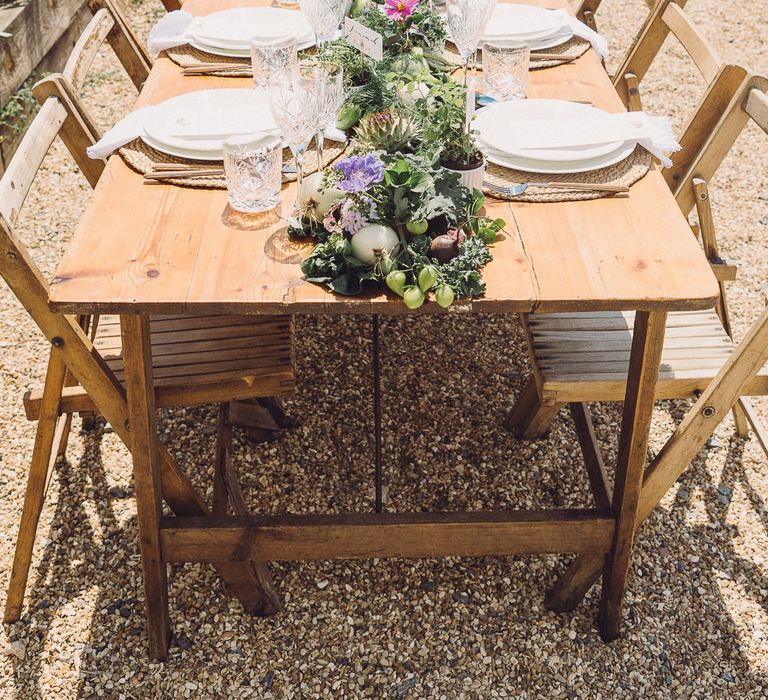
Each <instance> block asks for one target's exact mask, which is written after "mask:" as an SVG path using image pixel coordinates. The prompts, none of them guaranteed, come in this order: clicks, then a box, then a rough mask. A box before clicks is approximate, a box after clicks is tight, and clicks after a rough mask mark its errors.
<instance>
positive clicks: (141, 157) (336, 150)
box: [120, 139, 347, 189]
mask: <svg viewBox="0 0 768 700" xmlns="http://www.w3.org/2000/svg"><path fill="white" fill-rule="evenodd" d="M346 147H347V145H346V144H345V143H339V142H338V141H329V140H328V139H326V140H325V146H324V148H323V160H324V161H325V162H324V164H323V165H324V166H326V165H329V164H330V163H332V162H333V161H334V160H336V159H337V158H338V157H339V156H340V155H341V154H342V153H344V150H345V149H346ZM120 155H121V156H122V157H123V158H124V159H125V161H126V163H128V165H130V166H131V167H132V168H133V169H134V170H138V171H139V172H140V173H141V174H142V175H144V174H146V173H148V172H150V171H151V170H153V166H154V164H155V163H180V164H189V163H194V164H200V165H209V166H211V167H212V168H220V167H223V166H222V164H221V163H218V162H214V163H211V162H210V161H200V160H192V159H186V158H177V157H176V156H170V155H168V154H166V153H163V152H162V151H158V150H157V149H155V148H152V146H149V145H147V144H146V143H144V141H142V140H141V139H134V140H133V141H130V142H129V143H127V144H125V146H122V147H121V148H120ZM290 162H293V157H292V156H291V152H290V150H288V149H287V148H285V149H283V164H286V163H290ZM304 167H305V171H306V172H308V173H312V172H314V171H315V170H317V155H316V153H315V149H314V148H313V149H311V150H308V151H307V153H306V155H305V156H304ZM295 179H296V174H295V173H283V182H292V181H293V180H295ZM163 182H166V183H169V184H172V185H181V186H182V187H215V188H220V189H226V187H227V183H226V180H225V179H224V175H223V174H222V175H213V176H203V177H184V178H169V179H168V180H163Z"/></svg>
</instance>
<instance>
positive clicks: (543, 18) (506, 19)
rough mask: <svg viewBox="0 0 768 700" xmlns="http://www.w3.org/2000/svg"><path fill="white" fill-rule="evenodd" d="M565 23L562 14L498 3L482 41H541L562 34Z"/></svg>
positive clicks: (527, 6)
mask: <svg viewBox="0 0 768 700" xmlns="http://www.w3.org/2000/svg"><path fill="white" fill-rule="evenodd" d="M567 23H568V22H567V19H566V17H565V16H564V15H563V13H562V12H557V11H552V10H546V9H544V8H543V7H535V6H533V5H516V4H512V3H503V4H501V3H500V4H498V5H496V7H495V8H494V10H493V14H492V15H491V19H490V20H488V25H487V26H486V28H485V31H484V32H483V37H482V41H492V40H493V39H511V40H521V41H524V40H529V39H530V40H534V39H543V38H547V37H552V36H554V35H555V34H560V33H562V32H561V30H562V29H563V28H564V27H565V26H567ZM526 43H527V41H526Z"/></svg>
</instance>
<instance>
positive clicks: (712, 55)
mask: <svg viewBox="0 0 768 700" xmlns="http://www.w3.org/2000/svg"><path fill="white" fill-rule="evenodd" d="M686 2H687V0H659V2H658V3H657V4H656V5H655V6H654V7H653V9H652V10H651V13H650V14H649V15H648V19H647V20H646V21H645V24H644V25H643V28H642V29H641V30H640V33H639V34H638V35H637V38H636V39H635V41H634V43H633V45H632V47H631V48H630V50H629V51H628V52H627V55H626V57H625V58H624V60H623V61H622V64H621V66H620V68H619V69H618V71H617V72H616V74H615V76H614V78H613V84H614V87H615V88H616V90H617V92H618V93H619V96H620V97H621V99H622V100H623V102H624V104H625V105H626V106H627V108H628V109H631V110H639V109H642V103H641V100H640V83H641V81H642V80H643V78H644V77H645V75H646V73H647V72H648V69H649V68H650V67H651V65H652V63H653V61H654V59H655V58H656V57H657V56H658V54H659V51H660V50H661V47H662V44H663V43H664V41H665V40H666V39H667V37H668V36H670V35H672V36H673V37H675V39H676V40H677V41H678V42H679V44H680V45H681V46H682V47H683V49H684V50H685V52H686V53H687V54H688V56H689V57H690V58H691V59H692V61H693V63H694V65H695V66H696V69H697V70H698V72H699V73H700V74H701V76H702V77H703V78H704V80H705V81H706V83H707V88H706V89H705V91H704V95H703V97H702V98H701V100H700V102H699V104H698V105H697V107H696V109H695V110H694V112H693V114H691V115H690V117H689V119H688V123H687V125H686V126H685V128H684V130H683V134H682V136H681V137H680V139H679V141H680V145H681V146H682V149H681V150H680V151H678V152H677V153H675V154H673V155H672V166H671V167H669V168H666V169H665V170H664V178H665V180H666V181H667V184H668V185H669V186H670V188H671V189H674V188H675V186H676V184H677V183H678V182H679V181H680V179H681V177H682V175H683V174H684V173H685V172H686V170H687V169H688V167H689V166H690V164H691V163H692V162H693V161H694V160H695V158H696V156H697V155H698V153H699V151H700V150H701V148H702V146H703V145H704V143H705V141H706V139H707V137H708V136H709V134H710V133H711V132H712V130H713V129H714V127H715V125H716V124H717V122H718V120H719V119H720V117H721V116H722V114H723V111H724V110H725V109H726V108H727V107H728V105H729V103H730V101H731V99H732V98H733V96H734V95H735V94H736V93H737V92H738V91H739V90H740V89H741V87H742V85H743V83H744V81H745V79H746V78H747V76H748V72H747V71H746V69H744V68H743V67H741V66H738V65H735V64H730V63H723V61H722V60H721V59H720V56H719V55H718V54H717V52H716V51H715V50H714V48H712V46H711V45H710V43H709V41H708V40H707V39H706V37H705V36H704V35H703V34H702V33H701V32H700V31H699V29H698V28H697V27H696V25H695V24H694V23H693V22H692V21H691V19H690V18H689V17H688V16H687V15H686V14H685V12H684V11H683V8H684V7H685V4H686Z"/></svg>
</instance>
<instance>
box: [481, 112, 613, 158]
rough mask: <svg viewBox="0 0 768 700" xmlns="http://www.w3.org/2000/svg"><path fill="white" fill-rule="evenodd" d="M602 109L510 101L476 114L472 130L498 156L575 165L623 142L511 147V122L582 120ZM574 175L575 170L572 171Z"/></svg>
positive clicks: (601, 114) (513, 123)
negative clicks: (547, 146)
mask: <svg viewBox="0 0 768 700" xmlns="http://www.w3.org/2000/svg"><path fill="white" fill-rule="evenodd" d="M604 114H605V112H603V110H600V109H597V108H596V107H592V106H591V105H584V104H580V103H578V102H568V101H566V100H535V99H534V100H513V101H511V102H496V103H494V104H491V105H489V106H488V107H484V108H483V109H480V110H478V111H477V114H476V117H475V121H474V123H473V127H474V128H475V130H476V131H477V132H478V137H479V139H480V140H481V141H482V142H483V143H484V144H486V146H489V147H490V148H491V149H492V150H493V151H495V152H496V153H498V154H502V153H503V154H505V155H506V156H513V157H515V158H524V159H526V160H534V161H545V162H546V161H549V162H554V163H567V162H571V163H574V164H576V165H578V163H579V162H580V161H585V160H591V159H594V158H598V157H600V156H603V155H606V154H608V153H613V152H614V151H616V150H617V149H618V148H619V147H620V146H621V145H622V144H623V143H624V142H623V141H613V142H609V143H601V144H593V145H588V146H576V147H572V148H562V147H560V148H541V149H529V148H525V149H522V148H519V147H517V148H516V147H515V145H514V143H513V142H512V141H510V138H513V137H514V133H515V122H516V121H518V122H521V121H524V122H533V123H539V122H541V123H543V124H545V123H546V122H547V121H550V122H560V123H563V124H567V123H568V122H569V121H575V120H579V121H585V120H589V119H590V118H594V119H595V120H597V119H600V118H601V117H602V116H603V115H604ZM574 172H575V171H574Z"/></svg>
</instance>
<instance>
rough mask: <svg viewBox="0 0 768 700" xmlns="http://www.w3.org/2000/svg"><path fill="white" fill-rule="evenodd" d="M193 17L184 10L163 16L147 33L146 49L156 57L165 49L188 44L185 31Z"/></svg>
mask: <svg viewBox="0 0 768 700" xmlns="http://www.w3.org/2000/svg"><path fill="white" fill-rule="evenodd" d="M194 19H195V17H194V15H192V13H190V12H186V11H185V10H174V11H173V12H169V13H168V14H167V15H165V16H164V17H163V18H162V19H161V20H160V21H159V22H158V23H157V24H156V25H155V26H154V27H152V30H151V31H150V32H149V38H148V39H147V49H148V50H149V53H151V54H152V55H153V56H157V54H159V53H160V52H161V51H165V49H172V48H173V47H174V46H181V45H182V44H186V43H188V42H189V38H188V37H187V29H188V28H189V25H190V24H191V23H192V20H194Z"/></svg>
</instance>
